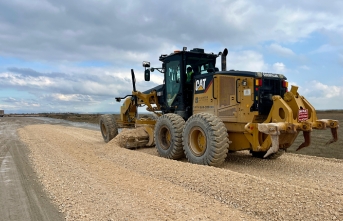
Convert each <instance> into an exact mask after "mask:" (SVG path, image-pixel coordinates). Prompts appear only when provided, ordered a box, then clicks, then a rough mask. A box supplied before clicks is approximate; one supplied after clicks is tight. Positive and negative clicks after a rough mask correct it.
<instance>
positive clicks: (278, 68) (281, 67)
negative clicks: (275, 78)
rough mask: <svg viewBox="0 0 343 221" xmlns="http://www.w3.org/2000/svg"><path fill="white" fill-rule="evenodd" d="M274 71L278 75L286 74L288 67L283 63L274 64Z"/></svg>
mask: <svg viewBox="0 0 343 221" xmlns="http://www.w3.org/2000/svg"><path fill="white" fill-rule="evenodd" d="M273 70H274V72H276V73H280V74H284V73H285V72H286V66H285V65H284V64H283V63H282V62H276V63H274V64H273Z"/></svg>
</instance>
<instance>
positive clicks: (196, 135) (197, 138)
mask: <svg viewBox="0 0 343 221" xmlns="http://www.w3.org/2000/svg"><path fill="white" fill-rule="evenodd" d="M206 145H207V141H206V136H205V133H204V131H203V130H202V129H201V128H200V127H194V128H192V130H191V131H190V133H189V147H190V149H191V151H192V152H193V154H194V155H195V156H201V155H203V154H204V153H205V151H206Z"/></svg>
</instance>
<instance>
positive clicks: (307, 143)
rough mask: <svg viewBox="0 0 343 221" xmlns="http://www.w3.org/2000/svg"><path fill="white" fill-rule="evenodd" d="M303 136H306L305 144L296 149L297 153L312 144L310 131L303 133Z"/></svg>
mask: <svg viewBox="0 0 343 221" xmlns="http://www.w3.org/2000/svg"><path fill="white" fill-rule="evenodd" d="M303 136H304V142H303V143H302V144H300V146H299V147H298V149H296V151H298V150H300V149H302V148H304V147H308V146H309V145H310V144H311V132H310V131H303Z"/></svg>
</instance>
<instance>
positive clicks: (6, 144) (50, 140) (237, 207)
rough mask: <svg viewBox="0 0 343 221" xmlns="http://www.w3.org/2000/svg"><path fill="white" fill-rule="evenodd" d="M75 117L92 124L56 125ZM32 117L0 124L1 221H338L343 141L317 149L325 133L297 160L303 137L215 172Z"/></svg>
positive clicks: (238, 157) (230, 160) (239, 156)
mask: <svg viewBox="0 0 343 221" xmlns="http://www.w3.org/2000/svg"><path fill="white" fill-rule="evenodd" d="M318 115H319V118H324V119H325V118H330V119H337V120H340V122H343V113H341V112H323V113H318ZM116 116H117V115H116ZM117 117H118V116H117ZM57 118H58V117H57ZM73 118H75V119H77V120H75V119H74V120H73V121H78V122H94V123H95V122H98V116H95V115H89V116H87V117H84V118H83V119H82V120H80V118H82V116H77V115H75V116H72V117H71V118H68V117H65V116H64V118H63V119H65V120H71V119H73ZM38 119H39V118H35V119H33V118H26V117H21V118H15V117H13V118H10V117H8V118H2V119H1V120H0V128H1V131H0V138H1V140H0V141H1V146H0V166H1V167H0V199H1V200H0V214H1V216H0V220H62V219H66V220H343V206H342V204H343V187H342V185H341V184H342V181H343V160H341V159H343V155H342V150H341V148H342V146H343V143H342V140H341V139H339V141H338V142H336V143H334V144H331V145H325V142H326V141H327V140H329V139H330V137H331V134H330V130H324V131H318V130H314V131H313V133H312V144H311V146H310V147H307V148H304V149H302V150H300V151H298V152H296V153H298V154H293V153H292V152H294V151H295V149H296V148H297V146H299V145H300V144H301V143H302V141H303V138H302V136H301V134H300V135H299V137H298V138H297V140H296V141H295V143H294V144H293V145H292V147H291V148H289V151H288V153H285V154H284V155H282V156H281V157H280V158H278V159H276V160H262V159H256V158H253V157H251V155H250V154H249V153H248V152H247V151H242V152H236V153H230V154H229V155H228V157H227V159H226V161H225V163H224V164H223V165H222V166H221V167H219V168H215V167H208V166H201V165H194V164H190V163H188V162H187V160H186V159H182V160H179V161H174V160H168V159H164V158H161V157H159V156H158V154H157V151H156V149H155V148H140V149H137V150H128V149H125V148H121V147H120V139H119V138H120V137H118V138H117V139H114V140H112V141H111V142H109V143H107V144H106V143H104V142H103V140H102V136H101V133H100V132H99V131H98V130H91V129H82V128H75V127H71V126H70V125H69V126H67V125H66V124H62V125H61V123H56V122H53V121H43V122H42V121H41V120H38ZM87 119H88V120H87ZM63 122H65V121H63ZM38 123H39V124H38ZM42 123H43V124H42ZM81 125H82V124H75V125H74V126H81ZM82 126H84V125H82ZM18 128H19V129H18ZM87 128H88V127H87ZM89 128H92V127H89ZM17 129H18V132H17ZM338 134H339V138H341V137H342V135H343V133H342V129H341V128H339V130H338ZM18 135H19V137H20V139H19V137H18ZM123 135H124V133H123ZM304 154H305V155H304ZM307 155H313V156H307ZM318 156H325V157H330V158H323V157H318ZM333 158H341V159H333ZM51 202H52V203H51Z"/></svg>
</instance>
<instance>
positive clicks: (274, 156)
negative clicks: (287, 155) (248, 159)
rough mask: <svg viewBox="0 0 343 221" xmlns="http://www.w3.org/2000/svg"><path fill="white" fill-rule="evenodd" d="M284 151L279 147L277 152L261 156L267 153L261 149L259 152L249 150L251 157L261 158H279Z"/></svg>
mask: <svg viewBox="0 0 343 221" xmlns="http://www.w3.org/2000/svg"><path fill="white" fill-rule="evenodd" d="M284 152H285V150H282V149H279V150H278V152H276V153H272V154H270V155H269V156H268V157H266V158H263V156H264V155H265V154H266V153H267V151H261V152H257V151H252V150H251V151H250V153H251V155H252V156H253V157H256V158H261V159H276V158H279V157H280V156H281V155H282V154H283V153H284Z"/></svg>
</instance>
